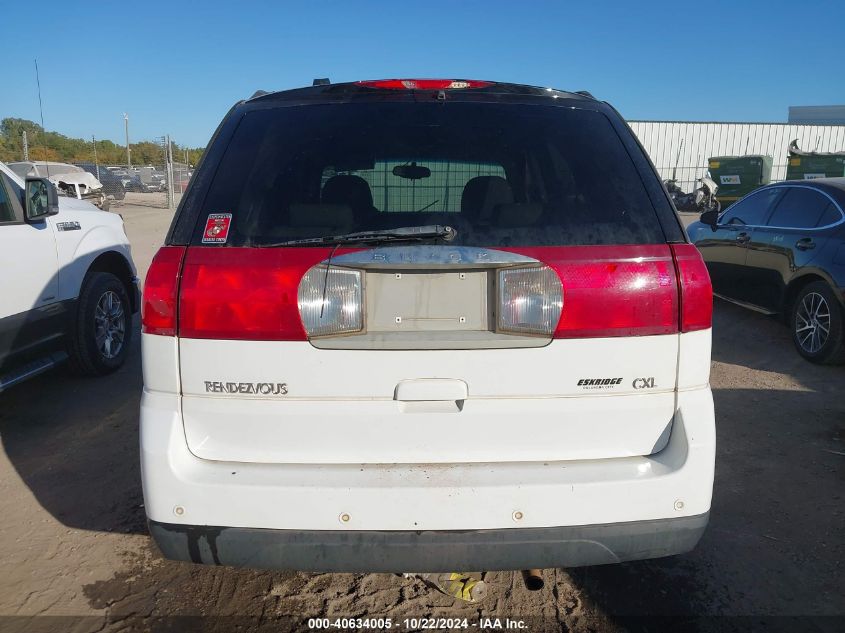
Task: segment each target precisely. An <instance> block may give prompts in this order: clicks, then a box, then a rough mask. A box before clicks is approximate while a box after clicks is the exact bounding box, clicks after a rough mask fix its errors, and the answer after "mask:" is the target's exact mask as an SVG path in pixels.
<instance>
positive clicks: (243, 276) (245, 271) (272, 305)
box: [179, 246, 329, 341]
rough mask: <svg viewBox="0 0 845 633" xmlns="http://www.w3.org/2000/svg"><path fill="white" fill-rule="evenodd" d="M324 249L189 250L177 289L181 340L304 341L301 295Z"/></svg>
mask: <svg viewBox="0 0 845 633" xmlns="http://www.w3.org/2000/svg"><path fill="white" fill-rule="evenodd" d="M328 253H329V249H324V248H215V247H194V246H192V247H191V248H189V249H188V253H187V255H186V256H185V263H184V265H183V267H182V281H181V284H180V288H179V336H184V337H186V338H202V339H208V338H214V339H229V340H265V341H304V340H306V339H307V336H306V334H305V330H304V329H303V327H302V321H301V320H300V317H299V307H298V301H297V290H298V287H299V282H300V280H301V279H302V276H303V275H305V273H306V272H307V271H308V269H310V268H311V267H312V266H315V265H316V264H318V263H319V262H321V261H322V260H323V259H325V258H326V256H327V255H328Z"/></svg>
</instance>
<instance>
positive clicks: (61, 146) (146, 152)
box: [0, 117, 205, 166]
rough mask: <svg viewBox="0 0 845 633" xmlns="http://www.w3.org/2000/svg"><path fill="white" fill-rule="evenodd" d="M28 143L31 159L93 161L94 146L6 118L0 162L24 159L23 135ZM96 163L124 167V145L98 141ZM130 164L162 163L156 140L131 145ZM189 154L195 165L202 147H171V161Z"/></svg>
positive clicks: (0, 134) (0, 140)
mask: <svg viewBox="0 0 845 633" xmlns="http://www.w3.org/2000/svg"><path fill="white" fill-rule="evenodd" d="M24 131H26V134H27V141H28V143H29V158H30V160H51V161H58V162H63V163H79V162H93V161H94V143H93V142H92V141H90V140H85V139H81V138H69V137H67V136H64V135H63V134H59V133H58V132H45V131H44V129H43V128H42V127H41V126H40V125H38V124H37V123H35V122H33V121H27V120H26V119H16V118H11V117H9V118H5V119H3V120H2V121H0V160H2V161H3V162H6V163H8V162H14V161H19V160H23V158H24V156H23V140H22V136H23V132H24ZM96 148H97V153H96V157H97V161H98V162H99V163H101V164H104V165H123V164H125V162H126V146H125V145H118V144H117V143H114V142H112V141H108V140H106V141H97V142H96ZM129 149H130V151H131V153H132V164H133V165H156V166H161V165H163V164H164V147H163V146H162V145H161V143H158V142H156V141H141V142H139V143H130V145H129ZM185 150H187V151H188V158H189V162H190V163H191V164H192V165H196V164H197V162H198V161H199V159H200V157H201V156H202V154H203V152H204V151H205V150H204V149H202V148H188V147H182V146H179V145H176V144H175V143H174V144H173V160H174V161H177V162H182V161H184V160H185Z"/></svg>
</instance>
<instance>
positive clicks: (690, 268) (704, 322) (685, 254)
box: [672, 244, 713, 332]
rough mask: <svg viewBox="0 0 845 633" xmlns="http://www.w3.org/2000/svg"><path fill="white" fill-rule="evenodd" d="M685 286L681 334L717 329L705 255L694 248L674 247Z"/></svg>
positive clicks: (683, 290) (687, 246)
mask: <svg viewBox="0 0 845 633" xmlns="http://www.w3.org/2000/svg"><path fill="white" fill-rule="evenodd" d="M672 253H673V254H674V256H675V262H676V264H677V266H678V278H679V280H680V286H681V332H693V331H695V330H706V329H708V328H710V327H712V325H713V287H712V286H711V285H710V274H709V273H708V272H707V267H706V266H705V265H704V260H703V259H702V258H701V253H699V252H698V249H697V248H696V247H695V246H693V245H692V244H672Z"/></svg>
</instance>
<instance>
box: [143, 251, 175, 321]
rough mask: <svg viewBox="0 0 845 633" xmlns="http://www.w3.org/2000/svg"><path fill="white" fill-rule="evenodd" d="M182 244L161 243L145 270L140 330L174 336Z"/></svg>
mask: <svg viewBox="0 0 845 633" xmlns="http://www.w3.org/2000/svg"><path fill="white" fill-rule="evenodd" d="M184 255H185V247H183V246H163V247H162V248H160V249H159V250H158V252H157V253H156V254H155V257H153V261H152V263H151V264H150V269H149V270H148V271H147V278H146V281H145V282H144V296H143V302H142V304H141V331H142V332H145V333H147V334H160V335H162V336H176V301H177V293H178V289H179V269H180V267H181V265H182V258H183V256H184Z"/></svg>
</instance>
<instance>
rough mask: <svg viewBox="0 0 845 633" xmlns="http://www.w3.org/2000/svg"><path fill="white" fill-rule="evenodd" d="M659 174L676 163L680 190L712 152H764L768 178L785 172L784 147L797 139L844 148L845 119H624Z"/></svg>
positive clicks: (813, 146) (810, 147) (690, 185)
mask: <svg viewBox="0 0 845 633" xmlns="http://www.w3.org/2000/svg"><path fill="white" fill-rule="evenodd" d="M628 125H630V126H631V129H632V130H633V131H634V133H635V134H636V135H637V137H638V138H639V139H640V142H641V143H642V144H643V147H645V149H646V151H647V152H648V154H649V156H650V157H651V160H652V162H653V163H654V165H655V167H657V170H658V171H659V172H660V177H661V178H662V179H664V180H665V179H667V178H671V177H672V173H673V170H674V169H675V166H676V165H677V175H676V178H677V180H678V184H679V185H680V186H681V188H682V189H683V190H684V191H692V190H693V189H695V181H696V179H698V178H700V177H701V176H703V175H705V174H706V173H707V159H708V158H710V157H711V156H743V155H748V154H763V155H768V156H771V157H772V159H773V163H774V164H773V166H772V180H773V181H776V180H783V179H784V178H786V166H787V159H788V147H789V143H790V141H792V140H793V139H798V147H800V148H801V149H803V150H806V151H817V152H840V151H845V125H794V124H788V123H694V122H682V121H628Z"/></svg>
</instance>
